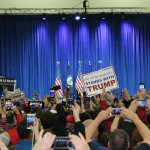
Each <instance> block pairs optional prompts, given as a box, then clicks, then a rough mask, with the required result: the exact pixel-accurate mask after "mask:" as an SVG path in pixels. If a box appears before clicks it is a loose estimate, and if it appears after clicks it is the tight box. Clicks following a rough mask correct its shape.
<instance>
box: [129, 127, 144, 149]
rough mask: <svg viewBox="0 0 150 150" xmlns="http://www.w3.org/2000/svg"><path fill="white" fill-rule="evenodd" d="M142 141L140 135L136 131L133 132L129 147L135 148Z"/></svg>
mask: <svg viewBox="0 0 150 150" xmlns="http://www.w3.org/2000/svg"><path fill="white" fill-rule="evenodd" d="M141 141H143V139H142V137H141V135H140V133H139V131H138V130H135V131H133V134H132V138H131V147H133V146H135V145H136V144H137V143H138V142H141Z"/></svg>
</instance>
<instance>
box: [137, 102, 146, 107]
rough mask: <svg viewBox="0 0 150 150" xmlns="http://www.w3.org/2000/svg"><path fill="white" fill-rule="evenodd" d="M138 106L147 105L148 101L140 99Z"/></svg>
mask: <svg viewBox="0 0 150 150" xmlns="http://www.w3.org/2000/svg"><path fill="white" fill-rule="evenodd" d="M138 106H141V107H146V101H140V100H139V102H138Z"/></svg>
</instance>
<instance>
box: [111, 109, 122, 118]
mask: <svg viewBox="0 0 150 150" xmlns="http://www.w3.org/2000/svg"><path fill="white" fill-rule="evenodd" d="M121 112H122V109H120V108H113V111H112V112H111V113H110V116H121V115H122V114H121Z"/></svg>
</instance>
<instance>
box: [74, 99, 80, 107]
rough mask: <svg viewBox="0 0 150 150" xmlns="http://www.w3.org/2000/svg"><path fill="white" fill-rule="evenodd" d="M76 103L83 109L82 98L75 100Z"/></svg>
mask: <svg viewBox="0 0 150 150" xmlns="http://www.w3.org/2000/svg"><path fill="white" fill-rule="evenodd" d="M75 102H76V103H77V104H78V105H79V106H80V107H81V98H80V97H78V98H77V99H76V100H75Z"/></svg>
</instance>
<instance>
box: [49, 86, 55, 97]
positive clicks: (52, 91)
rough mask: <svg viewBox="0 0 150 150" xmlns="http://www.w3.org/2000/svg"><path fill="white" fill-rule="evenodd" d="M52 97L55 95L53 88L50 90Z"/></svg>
mask: <svg viewBox="0 0 150 150" xmlns="http://www.w3.org/2000/svg"><path fill="white" fill-rule="evenodd" d="M49 95H50V97H53V98H54V97H55V91H54V89H53V88H50V92H49Z"/></svg>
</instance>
